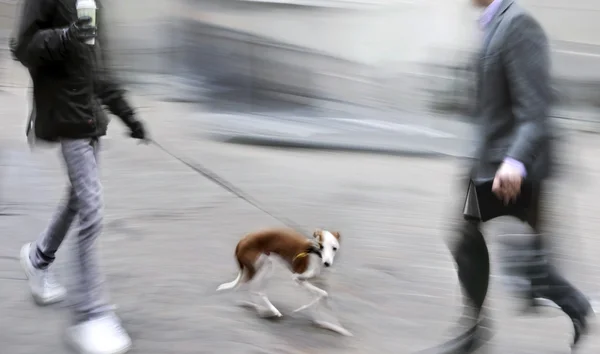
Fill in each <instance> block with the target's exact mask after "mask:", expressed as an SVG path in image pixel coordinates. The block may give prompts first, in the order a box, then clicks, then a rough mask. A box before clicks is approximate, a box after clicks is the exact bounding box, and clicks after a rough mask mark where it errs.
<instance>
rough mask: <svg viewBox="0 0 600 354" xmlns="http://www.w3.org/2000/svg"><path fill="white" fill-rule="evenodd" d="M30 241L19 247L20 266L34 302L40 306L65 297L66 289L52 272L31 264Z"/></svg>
mask: <svg viewBox="0 0 600 354" xmlns="http://www.w3.org/2000/svg"><path fill="white" fill-rule="evenodd" d="M30 253H31V243H27V244H25V245H24V246H23V247H22V248H21V266H22V267H23V270H24V271H25V275H26V276H27V279H28V280H29V287H30V289H31V295H32V296H33V300H34V301H35V302H36V304H38V305H40V306H44V305H50V304H54V303H57V302H60V301H62V300H64V299H65V297H66V295H67V290H66V289H65V288H64V287H63V286H62V285H60V284H59V283H58V281H57V280H56V278H55V277H54V274H53V273H52V272H50V271H49V270H48V269H37V268H35V267H34V266H33V264H31V259H30V258H29V255H30Z"/></svg>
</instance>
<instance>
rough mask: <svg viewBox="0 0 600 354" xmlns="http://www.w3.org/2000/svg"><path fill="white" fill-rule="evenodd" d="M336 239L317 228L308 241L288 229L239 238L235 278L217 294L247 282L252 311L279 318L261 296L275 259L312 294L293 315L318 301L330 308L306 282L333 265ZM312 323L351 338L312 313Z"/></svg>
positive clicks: (325, 295) (336, 234) (335, 235)
mask: <svg viewBox="0 0 600 354" xmlns="http://www.w3.org/2000/svg"><path fill="white" fill-rule="evenodd" d="M340 238H341V235H340V233H339V232H330V231H327V230H321V229H317V230H316V231H314V233H313V238H312V239H309V238H307V237H305V236H304V235H302V234H301V233H299V232H297V231H295V230H293V229H289V228H272V229H266V230H261V231H258V232H253V233H250V234H248V235H246V236H245V237H243V238H242V239H241V240H240V241H239V242H238V244H237V246H236V248H235V258H236V260H237V263H238V266H239V273H238V275H237V278H236V279H235V280H233V281H231V282H229V283H224V284H221V285H220V286H219V287H218V288H217V291H223V290H231V289H237V288H238V287H240V286H241V285H242V284H245V283H247V284H249V286H250V296H251V298H252V299H253V300H254V301H253V302H252V303H250V305H252V306H254V307H255V308H256V310H257V312H258V313H259V315H261V316H262V317H281V316H282V314H281V312H279V310H278V309H277V308H276V307H275V306H274V305H273V304H272V303H271V301H269V299H268V297H267V295H266V294H265V288H266V285H267V281H268V279H269V278H270V276H271V275H272V270H273V268H272V267H273V258H278V259H280V260H281V261H283V263H284V264H285V265H286V266H287V268H288V269H289V270H290V271H291V272H292V279H293V280H294V281H295V282H296V283H297V284H298V285H300V286H301V287H303V288H304V289H306V290H308V291H309V292H310V293H311V294H314V295H315V299H314V300H313V301H311V302H310V303H308V304H306V305H304V306H302V307H300V308H298V309H296V310H295V311H294V312H298V311H302V310H305V309H308V308H312V307H314V306H316V305H319V304H320V303H322V302H324V303H325V304H326V305H327V306H328V307H330V305H329V303H328V302H327V298H328V296H329V294H328V293H327V291H325V290H323V289H321V288H319V287H317V286H315V285H313V284H311V283H310V282H309V281H310V280H315V279H316V278H317V276H319V275H320V274H321V272H322V271H323V270H324V269H325V268H329V267H331V266H332V265H333V262H334V260H335V256H336V254H337V252H338V250H339V248H340ZM261 303H262V304H261ZM313 320H314V321H315V323H316V324H318V325H320V326H321V327H324V328H327V329H330V330H333V331H336V332H338V333H340V334H344V335H348V336H350V335H351V334H350V332H348V331H347V330H345V329H344V328H343V327H342V326H340V325H339V324H333V323H330V322H325V321H322V320H319V319H317V318H316V310H315V312H314V313H313ZM336 322H337V321H336Z"/></svg>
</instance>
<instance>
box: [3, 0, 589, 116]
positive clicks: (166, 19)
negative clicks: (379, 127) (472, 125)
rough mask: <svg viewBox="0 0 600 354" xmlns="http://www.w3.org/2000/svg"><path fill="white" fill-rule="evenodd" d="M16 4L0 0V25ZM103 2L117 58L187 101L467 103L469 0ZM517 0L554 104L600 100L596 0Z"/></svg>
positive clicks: (474, 36)
mask: <svg viewBox="0 0 600 354" xmlns="http://www.w3.org/2000/svg"><path fill="white" fill-rule="evenodd" d="M15 2H16V1H6V0H3V1H0V16H2V30H3V31H4V32H3V33H6V31H7V30H9V28H10V25H11V24H10V22H11V17H14V12H15V11H14V4H15ZM104 2H105V3H106V6H107V8H108V9H109V10H110V28H109V32H110V39H111V41H110V49H111V51H112V52H113V54H114V55H113V58H114V64H115V65H116V67H117V68H119V69H120V70H123V72H124V73H128V74H131V75H129V76H128V77H129V79H130V80H132V82H137V83H142V84H144V85H150V84H160V85H163V86H164V89H165V90H168V91H171V92H172V93H173V94H175V92H179V91H181V92H182V93H181V94H182V95H183V94H185V95H186V96H187V97H188V98H189V99H191V100H202V99H206V98H207V97H211V98H215V97H217V98H220V99H225V100H227V99H230V100H238V101H239V100H249V101H251V102H253V104H260V103H261V102H263V101H264V100H265V99H266V98H268V100H288V101H294V102H297V103H300V104H306V105H310V106H315V107H325V108H327V107H331V106H335V107H338V106H344V105H348V104H350V103H351V104H357V105H363V106H369V107H376V108H384V109H392V110H408V111H420V110H423V109H439V110H459V111H460V110H465V109H466V108H468V104H469V102H470V101H471V96H470V95H471V94H472V72H471V71H470V70H469V69H470V67H469V63H470V58H471V54H472V53H473V51H474V50H475V49H476V47H477V43H478V37H479V35H480V34H479V33H478V30H477V23H476V21H477V16H478V13H477V11H475V10H474V9H473V8H472V7H471V6H470V0H355V1H351V0H272V1H269V0H266V1H259V0H127V1H117V0H104ZM520 2H521V3H522V4H523V5H524V6H525V7H527V8H529V9H530V10H531V11H532V12H533V13H534V14H535V15H536V16H537V17H538V18H539V19H540V21H541V22H542V24H543V25H544V27H545V28H546V29H547V31H548V33H549V35H550V37H551V38H552V41H553V56H554V69H555V77H556V82H557V89H558V92H559V94H560V98H561V100H562V101H561V102H562V103H563V104H568V105H573V104H577V105H581V104H584V105H587V106H591V105H595V104H597V102H598V98H597V97H596V96H597V94H596V92H598V91H599V90H598V88H600V87H598V86H599V85H600V84H599V83H600V34H599V33H600V23H599V22H598V21H596V20H595V19H596V18H598V15H600V2H597V1H593V0H571V1H569V2H568V3H565V2H564V1H561V0H521V1H520ZM3 37H5V36H3ZM2 43H6V41H5V40H4V39H2ZM5 48H6V46H5V45H3V47H2V50H3V51H5ZM5 57H6V56H5V55H4V56H3V58H5ZM5 66H6V64H3V66H2V67H3V68H4V67H5ZM6 71H10V70H7V69H5V70H4V72H5V74H3V75H4V76H3V78H1V79H0V80H5V81H6V80H7V79H6V77H7V73H6ZM136 73H137V74H138V75H136ZM139 74H143V75H139ZM150 74H151V75H150ZM268 100H267V101H268Z"/></svg>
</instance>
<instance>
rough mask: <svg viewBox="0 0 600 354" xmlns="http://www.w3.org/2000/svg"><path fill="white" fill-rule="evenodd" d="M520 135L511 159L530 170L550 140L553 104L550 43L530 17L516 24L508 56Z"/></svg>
mask: <svg viewBox="0 0 600 354" xmlns="http://www.w3.org/2000/svg"><path fill="white" fill-rule="evenodd" d="M504 54H505V55H504V64H505V68H506V73H507V83H508V89H509V91H510V99H511V101H512V104H513V107H512V109H513V114H514V117H515V119H516V131H515V135H514V140H513V143H512V145H511V146H510V148H509V150H508V154H507V157H508V158H513V159H515V160H517V161H520V162H521V163H523V164H524V165H525V167H526V168H530V167H531V165H532V163H533V162H534V161H535V159H536V155H537V153H538V150H539V148H540V145H541V143H542V142H543V140H544V139H546V138H547V136H548V114H549V108H550V101H551V83H550V55H549V48H548V40H547V38H546V35H545V33H544V31H543V29H542V28H541V26H540V25H539V24H538V23H537V22H536V21H535V20H534V19H533V18H532V17H531V16H529V15H521V16H519V17H518V18H516V19H515V20H514V23H513V24H512V25H511V30H510V33H509V36H508V42H507V50H506V51H505V53H504Z"/></svg>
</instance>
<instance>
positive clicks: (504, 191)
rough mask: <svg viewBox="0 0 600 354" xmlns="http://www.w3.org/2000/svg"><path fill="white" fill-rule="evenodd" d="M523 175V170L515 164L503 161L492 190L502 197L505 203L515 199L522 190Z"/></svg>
mask: <svg viewBox="0 0 600 354" xmlns="http://www.w3.org/2000/svg"><path fill="white" fill-rule="evenodd" d="M522 183H523V176H522V175H521V171H520V170H519V169H518V168H516V167H515V166H513V165H510V164H507V163H502V165H501V166H500V168H499V169H498V171H497V172H496V176H495V177H494V183H493V184H492V192H494V194H496V196H498V198H500V199H502V201H503V202H504V204H505V205H507V204H508V203H509V202H510V201H513V202H514V201H515V200H516V199H517V197H518V196H519V193H520V192H521V184H522Z"/></svg>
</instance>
